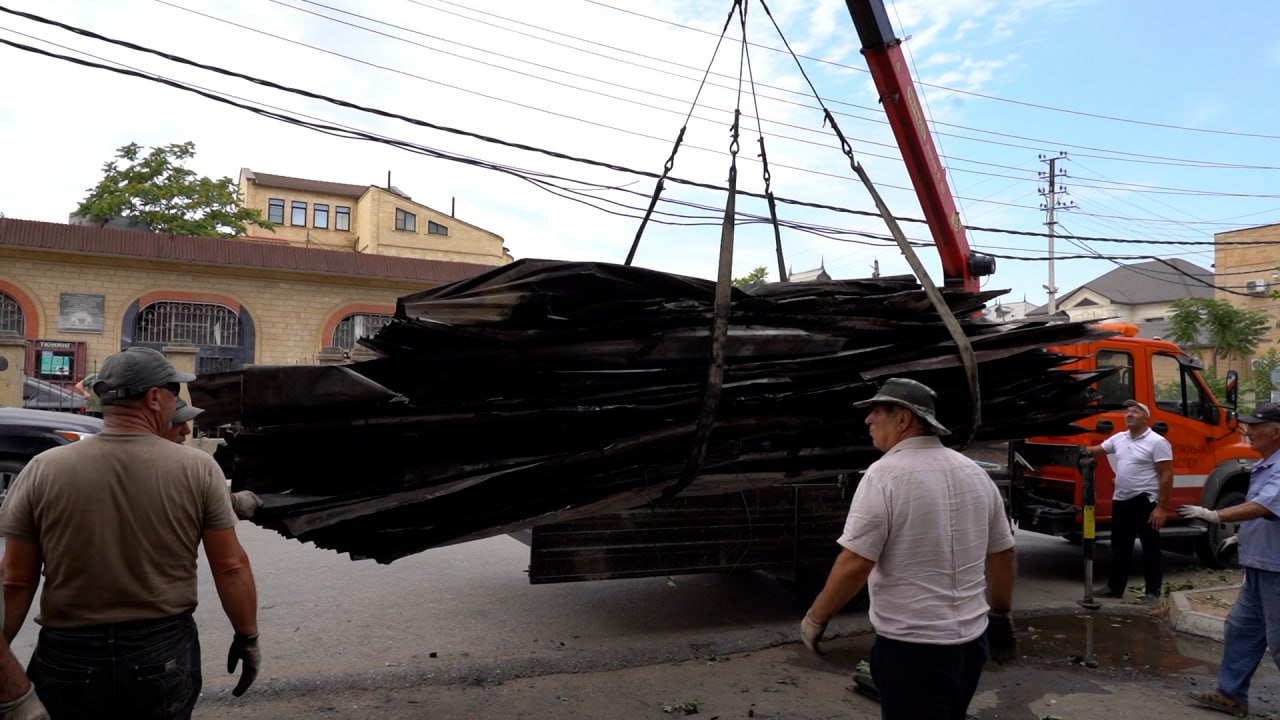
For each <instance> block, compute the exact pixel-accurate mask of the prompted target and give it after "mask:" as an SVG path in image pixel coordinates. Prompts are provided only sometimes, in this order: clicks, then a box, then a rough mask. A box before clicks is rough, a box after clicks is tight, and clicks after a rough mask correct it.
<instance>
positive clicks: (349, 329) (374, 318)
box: [333, 313, 391, 350]
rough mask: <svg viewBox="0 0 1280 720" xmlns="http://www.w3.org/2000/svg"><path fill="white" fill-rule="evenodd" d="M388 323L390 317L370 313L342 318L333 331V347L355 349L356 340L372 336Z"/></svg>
mask: <svg viewBox="0 0 1280 720" xmlns="http://www.w3.org/2000/svg"><path fill="white" fill-rule="evenodd" d="M390 322H391V316H390V315H375V314H370V313H357V314H355V315H348V316H346V317H344V318H342V321H341V322H339V323H338V326H337V327H335V328H334V329H333V346H334V347H340V348H342V349H343V350H351V349H353V348H355V346H356V340H359V339H360V338H362V337H370V336H372V335H373V334H374V333H376V332H378V331H379V330H381V329H382V328H383V327H384V326H386V325H388V324H389V323H390Z"/></svg>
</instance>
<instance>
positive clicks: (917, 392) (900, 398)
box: [853, 378, 951, 435]
mask: <svg viewBox="0 0 1280 720" xmlns="http://www.w3.org/2000/svg"><path fill="white" fill-rule="evenodd" d="M937 397H938V393H936V392H934V391H933V389H932V388H930V387H929V386H928V385H925V384H924V383H922V382H918V381H916V380H912V379H910V378H889V379H888V380H885V381H884V384H883V385H881V386H880V390H879V392H877V393H876V394H875V395H873V396H872V397H870V398H868V399H866V400H862V401H859V402H856V403H854V404H853V406H854V407H857V408H861V407H869V406H871V405H875V404H877V403H890V404H892V405H898V406H901V407H904V408H906V409H908V410H910V411H911V412H913V413H915V414H916V416H917V417H919V418H920V419H921V420H924V421H925V422H927V423H929V426H930V427H932V428H933V429H934V431H936V432H937V433H938V434H939V435H950V434H951V431H950V430H948V429H947V428H946V427H944V426H943V425H942V423H940V422H938V418H937V416H936V414H935V411H934V400H935V399H937Z"/></svg>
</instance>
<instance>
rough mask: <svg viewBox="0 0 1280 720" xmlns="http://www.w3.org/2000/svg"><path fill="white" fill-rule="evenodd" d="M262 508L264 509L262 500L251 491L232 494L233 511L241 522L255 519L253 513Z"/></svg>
mask: <svg viewBox="0 0 1280 720" xmlns="http://www.w3.org/2000/svg"><path fill="white" fill-rule="evenodd" d="M260 507H262V498H260V497H258V496H257V495H254V494H253V492H252V491H250V490H241V491H240V492H235V493H231V509H232V510H234V511H235V513H236V517H238V518H240V519H241V520H248V519H249V518H251V517H253V513H254V512H255V511H257V509H258V508H260Z"/></svg>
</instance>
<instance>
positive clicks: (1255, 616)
mask: <svg viewBox="0 0 1280 720" xmlns="http://www.w3.org/2000/svg"><path fill="white" fill-rule="evenodd" d="M1240 432H1241V434H1243V435H1244V436H1245V439H1246V440H1248V442H1249V447H1250V448H1252V449H1253V450H1254V452H1256V453H1258V455H1260V456H1261V458H1262V459H1261V460H1259V461H1258V462H1255V463H1254V464H1253V471H1252V473H1251V474H1250V476H1249V490H1248V492H1247V493H1245V496H1244V502H1242V503H1240V504H1239V505H1232V506H1231V507H1226V508H1222V509H1221V510H1210V509H1208V508H1203V507H1200V506H1198V505H1182V506H1179V507H1178V514H1179V515H1181V516H1182V517H1184V518H1188V519H1195V520H1203V521H1204V522H1207V523H1215V524H1216V523H1240V533H1239V538H1240V541H1239V545H1240V551H1239V552H1240V555H1239V558H1240V567H1242V568H1244V585H1242V586H1241V587H1240V592H1239V593H1238V594H1237V596H1236V603H1235V605H1232V606H1231V612H1229V613H1227V622H1226V625H1225V626H1224V627H1223V633H1222V634H1223V644H1222V663H1221V664H1220V665H1218V686H1217V688H1215V689H1213V690H1208V691H1201V692H1194V693H1191V700H1192V702H1195V703H1196V704H1198V705H1202V706H1204V707H1207V708H1210V709H1213V710H1220V711H1222V712H1226V713H1231V714H1232V715H1238V716H1239V717H1245V716H1247V715H1248V714H1249V686H1250V685H1251V684H1252V681H1253V674H1254V672H1255V671H1257V669H1258V664H1259V663H1260V662H1261V661H1262V658H1263V657H1264V656H1265V654H1266V652H1267V648H1268V647H1270V648H1271V659H1272V660H1273V661H1274V662H1275V663H1276V667H1280V522H1277V520H1276V518H1280V404H1277V403H1264V404H1262V405H1259V406H1258V408H1257V409H1256V410H1254V411H1253V412H1252V413H1251V414H1249V415H1244V416H1242V417H1241V418H1240Z"/></svg>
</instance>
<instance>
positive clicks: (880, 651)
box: [871, 633, 987, 720]
mask: <svg viewBox="0 0 1280 720" xmlns="http://www.w3.org/2000/svg"><path fill="white" fill-rule="evenodd" d="M986 662H987V636H986V633H983V634H982V636H981V637H979V638H978V639H977V640H972V641H970V642H967V643H965V644H963V645H924V644H921V643H909V642H902V641H901V640H890V639H889V638H886V637H881V636H879V635H877V636H876V642H875V644H874V645H872V646H871V677H872V679H873V680H875V681H876V689H877V690H878V691H879V692H880V717H881V718H882V720H964V717H965V712H966V711H967V710H968V709H969V701H970V700H973V693H974V692H975V691H976V690H977V689H978V679H979V678H980V677H982V666H983V665H985V664H986Z"/></svg>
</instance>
